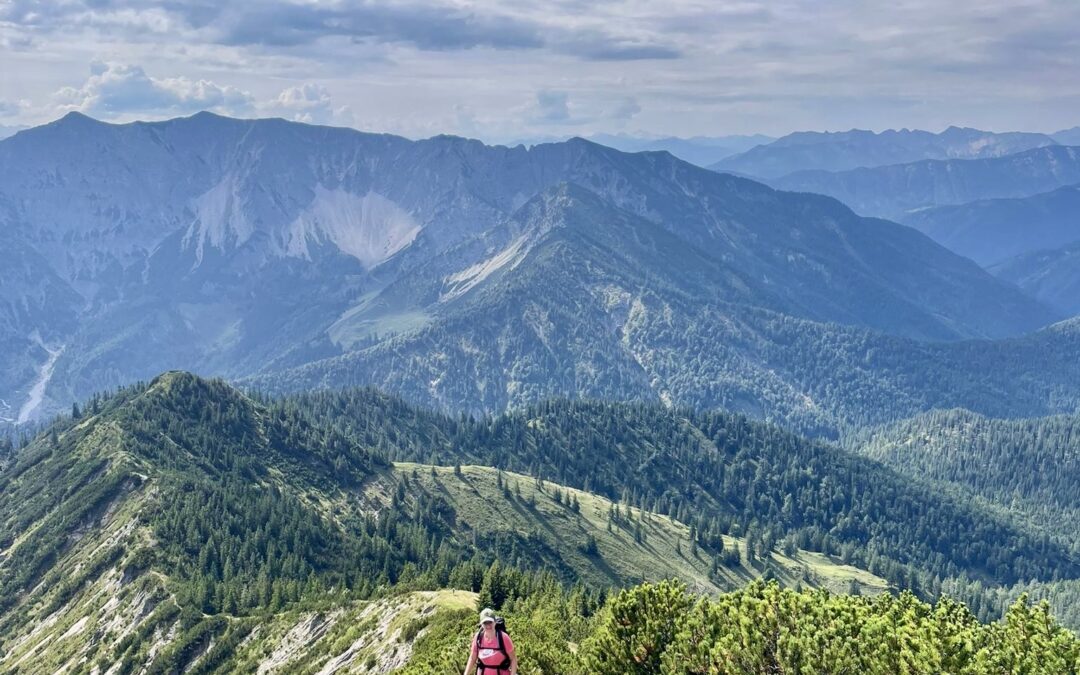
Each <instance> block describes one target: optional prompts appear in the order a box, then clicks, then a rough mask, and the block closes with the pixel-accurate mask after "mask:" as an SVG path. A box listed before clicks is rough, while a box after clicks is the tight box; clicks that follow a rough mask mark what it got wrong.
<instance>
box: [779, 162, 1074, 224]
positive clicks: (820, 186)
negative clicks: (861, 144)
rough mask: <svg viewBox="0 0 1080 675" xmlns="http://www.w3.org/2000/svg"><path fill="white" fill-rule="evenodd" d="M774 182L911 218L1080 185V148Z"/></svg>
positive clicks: (860, 209)
mask: <svg viewBox="0 0 1080 675" xmlns="http://www.w3.org/2000/svg"><path fill="white" fill-rule="evenodd" d="M769 182H770V184H771V185H772V186H773V187H776V188H777V189H780V190H795V191H799V192H813V193H817V194H823V195H828V196H830V197H834V198H836V199H839V200H840V201H842V202H844V203H845V204H847V205H848V206H850V207H851V208H852V209H854V210H855V212H856V213H859V214H862V215H867V216H878V217H882V218H892V219H895V220H898V221H900V222H906V221H907V219H908V218H911V217H916V218H917V213H918V212H919V211H921V210H923V209H930V208H935V207H939V206H949V205H956V204H964V203H968V202H974V201H977V200H984V199H1003V198H1019V197H1029V196H1032V195H1036V194H1039V193H1042V192H1050V191H1051V190H1055V189H1057V188H1060V187H1064V186H1068V185H1074V184H1076V183H1080V147H1072V146H1062V145H1053V146H1048V147H1039V148H1035V149H1032V150H1026V151H1023V152H1018V153H1016V154H1011V155H1006V156H1002V157H993V158H987V159H952V160H924V161H918V162H912V163H908V164H893V165H888V166H879V167H873V168H863V169H852V170H849V171H838V172H829V171H821V170H815V171H801V172H797V173H792V174H788V175H786V176H783V177H781V178H776V179H774V180H771V181H769Z"/></svg>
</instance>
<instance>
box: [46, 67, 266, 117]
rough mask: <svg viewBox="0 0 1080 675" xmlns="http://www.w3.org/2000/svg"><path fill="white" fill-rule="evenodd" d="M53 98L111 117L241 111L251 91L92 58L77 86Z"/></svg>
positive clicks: (70, 107)
mask: <svg viewBox="0 0 1080 675" xmlns="http://www.w3.org/2000/svg"><path fill="white" fill-rule="evenodd" d="M53 98H54V101H55V102H56V103H57V105H58V107H60V108H61V109H62V110H79V111H81V112H86V113H92V114H97V115H101V116H105V117H113V116H117V115H122V114H125V113H143V112H151V113H153V112H159V113H189V112H196V111H199V110H216V111H219V112H224V113H231V114H243V113H245V112H247V111H249V110H251V109H252V104H253V97H252V96H251V94H249V93H247V92H246V91H243V90H241V89H238V88H236V87H232V86H228V85H225V86H222V85H219V84H216V83H214V82H211V81H209V80H191V79H188V78H186V77H182V76H181V77H171V78H154V77H151V76H150V75H147V73H146V72H145V71H144V70H143V69H142V67H140V66H135V65H128V64H123V63H114V62H104V61H95V62H93V63H91V64H90V77H89V78H88V79H87V80H86V82H85V83H83V85H82V86H80V87H64V88H63V89H60V90H59V91H57V92H56V93H55V94H54V96H53Z"/></svg>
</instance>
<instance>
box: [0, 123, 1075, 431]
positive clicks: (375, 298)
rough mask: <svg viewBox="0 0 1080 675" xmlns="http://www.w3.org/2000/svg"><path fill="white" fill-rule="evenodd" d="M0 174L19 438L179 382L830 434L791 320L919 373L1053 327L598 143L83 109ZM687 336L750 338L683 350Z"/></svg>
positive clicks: (800, 200) (1029, 307) (895, 237)
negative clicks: (643, 413) (763, 421)
mask: <svg viewBox="0 0 1080 675" xmlns="http://www.w3.org/2000/svg"><path fill="white" fill-rule="evenodd" d="M0 177H2V180H0V223H2V231H3V236H4V238H5V250H7V251H11V252H12V259H13V261H14V262H16V264H15V265H12V266H9V267H7V268H6V269H5V271H4V272H3V274H4V275H5V277H4V281H5V283H4V285H3V286H2V287H0V295H2V297H0V303H2V304H0V307H2V308H3V312H2V313H0V319H2V322H0V344H3V345H4V349H5V353H6V354H7V355H9V357H8V359H7V361H6V363H5V365H4V367H3V372H2V375H0V399H2V401H0V405H3V406H6V408H2V407H0V416H2V417H6V418H8V419H9V420H15V421H27V420H30V419H33V418H34V417H36V416H40V415H41V414H45V413H48V412H50V411H55V410H57V409H65V408H66V407H67V406H69V405H70V404H71V402H72V401H76V400H81V399H83V398H86V397H87V396H89V395H90V394H92V393H93V392H96V391H99V390H102V389H105V388H112V387H116V386H119V385H122V384H124V383H127V382H130V381H132V380H136V379H140V378H148V377H151V376H153V374H154V373H156V372H159V371H160V370H162V369H165V368H173V367H176V368H185V369H192V370H196V371H198V372H203V373H212V374H220V375H225V376H228V377H233V378H241V377H258V378H262V379H260V380H259V381H260V382H263V383H276V384H278V385H279V384H281V383H282V382H287V381H289V380H292V379H293V378H298V379H297V381H301V380H302V381H307V382H311V381H314V382H317V383H319V384H323V385H341V384H378V385H380V386H384V387H387V388H388V389H390V390H392V391H399V392H402V393H404V394H406V395H408V396H410V397H411V398H413V400H418V401H422V402H425V403H430V404H433V405H437V406H439V407H442V408H444V409H449V410H462V409H464V410H473V411H481V410H497V409H502V408H503V407H505V406H508V405H518V404H522V403H527V402H529V401H534V400H538V399H542V398H546V397H550V396H553V395H568V396H596V395H601V394H612V395H619V396H621V397H626V398H631V399H634V398H636V399H648V400H664V401H668V402H671V403H690V402H693V403H696V404H702V405H723V404H731V405H733V407H735V408H736V409H744V410H747V411H748V412H752V413H755V414H760V415H763V416H767V417H771V418H776V419H786V418H789V417H801V418H802V419H803V420H804V421H805V420H807V419H816V420H818V421H819V422H820V420H822V419H826V418H831V419H832V421H831V422H829V424H828V425H827V428H833V429H835V428H836V426H837V422H836V420H837V419H838V418H840V419H849V418H851V417H852V416H859V415H862V414H864V413H865V410H857V411H850V410H848V411H840V410H838V409H835V408H833V407H831V405H829V406H827V407H826V409H824V410H822V409H821V406H822V402H820V401H819V402H814V401H813V400H812V399H810V400H808V399H806V398H805V397H806V393H805V392H803V391H800V386H799V385H797V384H796V383H797V381H798V376H797V375H794V374H793V371H795V372H797V371H798V370H799V369H801V368H802V367H803V366H804V365H805V364H793V365H794V367H793V368H792V369H790V370H784V371H776V370H774V369H773V367H772V366H770V365H768V364H769V357H767V356H766V354H767V353H769V352H780V351H783V350H782V349H780V345H781V344H782V343H781V342H779V340H781V339H783V338H781V337H779V336H778V335H777V333H776V329H775V327H776V325H777V323H776V322H777V321H781V323H782V322H783V321H784V320H785V319H784V317H790V318H791V319H792V320H793V321H796V322H797V325H799V326H803V327H805V330H808V331H811V332H815V331H822V332H823V333H824V334H830V335H831V334H836V335H848V334H849V333H845V332H844V331H848V330H856V331H858V330H869V331H874V332H873V333H866V336H865V337H860V338H858V340H860V341H861V340H869V341H871V342H874V341H879V342H881V344H888V345H903V347H902V348H901V349H902V350H914V351H916V352H920V353H923V352H925V350H926V349H937V348H930V347H923V346H920V345H919V343H918V342H917V341H927V340H945V341H949V340H959V339H967V338H977V339H987V338H1004V337H1009V336H1016V335H1019V334H1022V333H1027V332H1030V331H1032V330H1034V329H1037V328H1039V327H1041V326H1045V325H1047V324H1049V323H1051V322H1052V321H1054V320H1055V319H1057V318H1059V317H1060V315H1059V314H1057V313H1056V312H1054V311H1053V310H1051V309H1049V308H1047V307H1045V306H1042V305H1040V304H1039V303H1037V302H1033V301H1032V300H1031V299H1030V298H1028V297H1027V296H1025V295H1023V294H1022V293H1021V292H1020V291H1019V290H1017V289H1016V288H1015V287H1013V286H1011V285H1009V284H1006V283H1004V282H1001V281H998V280H997V279H995V278H993V277H992V276H990V275H989V274H987V273H985V272H984V271H983V270H981V269H979V268H978V266H976V265H974V264H973V263H971V262H970V261H968V260H965V259H963V258H961V257H959V256H957V255H955V254H953V253H950V252H948V251H947V250H946V249H944V248H942V247H940V246H938V245H937V244H935V243H933V242H932V241H931V240H930V239H928V238H926V237H925V236H923V235H921V234H919V233H917V232H914V231H912V230H910V229H908V228H905V227H902V226H899V225H896V224H894V223H890V222H887V221H882V220H874V219H865V218H860V217H858V216H856V215H855V214H853V213H852V212H851V211H850V210H849V209H847V208H846V207H845V206H843V205H842V204H840V203H838V202H836V201H834V200H832V199H828V198H825V197H818V196H812V195H800V194H791V193H784V192H777V191H775V190H773V189H771V188H769V187H766V186H764V185H762V184H760V183H756V182H754V181H751V180H746V179H743V178H738V177H735V176H731V175H724V174H719V173H715V172H712V171H708V170H704V169H701V168H698V167H695V166H693V165H690V164H688V163H685V162H682V161H680V160H678V159H676V158H674V157H672V156H671V155H670V154H668V153H662V152H659V153H658V152H645V153H636V154H627V153H622V152H619V151H616V150H613V149H610V148H606V147H603V146H600V145H597V144H594V143H590V142H587V141H583V140H580V139H575V140H571V141H568V142H564V143H556V144H543V145H538V146H534V147H532V148H525V147H517V148H505V147H497V146H496V147H489V146H485V145H483V144H481V143H479V142H476V141H469V140H466V139H461V138H454V137H446V136H441V137H435V138H432V139H428V140H425V141H409V140H406V139H403V138H399V137H394V136H386V135H374V134H364V133H360V132H356V131H353V130H347V129H335V128H328V127H314V126H308V125H303V124H297V123H290V122H285V121H283V120H254V121H248V120H235V119H229V118H223V117H218V116H214V115H210V114H206V113H201V114H198V115H195V116H193V117H190V118H182V119H176V120H171V121H167V122H158V123H133V124H127V125H109V124H104V123H101V122H97V121H95V120H92V119H90V118H88V117H85V116H82V115H79V114H76V113H73V114H70V115H68V116H67V117H65V118H64V119H62V120H59V121H57V122H55V123H53V124H49V125H46V126H44V127H39V128H36V129H32V130H28V131H24V132H22V133H20V134H17V135H16V136H14V137H12V138H10V139H7V140H5V141H3V142H0ZM764 317H769V318H764ZM699 319H700V321H699ZM800 322H801V323H800ZM692 326H697V327H698V330H699V331H708V332H712V331H719V332H718V333H715V335H717V336H718V335H729V336H740V337H739V338H738V339H737V340H736V341H734V342H732V341H728V340H726V339H725V340H724V341H722V342H719V343H718V342H713V341H710V342H709V343H708V344H709V347H708V348H707V349H704V350H702V346H695V347H693V348H692V349H693V351H687V349H688V348H690V347H689V345H688V344H679V343H680V342H681V341H682V340H684V339H685V338H686V337H688V336H690V335H692V334H693V331H691V332H689V333H688V332H686V331H687V327H692ZM763 326H764V327H763ZM843 326H847V327H848V328H845V327H843ZM672 331H675V332H672ZM1063 334H1070V333H1069V331H1055V332H1051V333H1048V334H1047V335H1048V336H1051V337H1049V338H1045V339H1051V340H1056V339H1061V338H1060V337H1059V336H1060V335H1063ZM700 335H701V337H704V333H700ZM852 335H859V333H858V332H856V333H853V334H852ZM888 335H894V336H898V338H907V339H908V340H914V341H906V340H902V339H901V340H899V341H897V338H892V337H887V336H888ZM694 339H698V338H696V337H695V338H694ZM846 339H847V338H838V341H839V342H841V343H842V342H843V341H844V340H846ZM1040 339H1042V338H1040ZM828 342H829V340H827V339H826V340H825V343H828ZM736 345H741V346H738V347H736ZM942 349H947V348H942ZM1005 349H1008V348H1005ZM839 358H841V360H844V359H847V358H849V356H842V357H839ZM338 360H342V361H340V362H339V361H338ZM675 363H688V364H692V366H693V367H694V369H695V371H697V372H699V373H700V372H726V373H729V374H730V375H731V377H728V378H720V379H718V380H716V382H717V383H713V384H707V385H706V384H705V382H703V381H701V380H700V379H697V377H693V378H689V379H688V378H687V373H686V372H685V370H684V369H683V368H681V367H676V368H672V367H671V364H675ZM309 364H315V365H309ZM345 364H352V365H349V366H348V367H345ZM296 369H300V370H296ZM701 369H704V370H701ZM279 373H282V374H283V375H280V376H278V375H276V374H279ZM765 373H769V374H768V376H767V378H766V379H765V380H762V379H760V378H761V375H762V374H765ZM878 375H879V374H875V375H874V376H873V377H874V378H875V379H876V378H877V377H878ZM725 380H726V381H728V382H729V384H723V382H725ZM718 383H719V384H718ZM735 383H737V384H735ZM732 384H733V385H734V386H732ZM702 386H705V387H706V389H705V390H701V389H700V387H702ZM886 386H890V387H891V386H896V383H895V382H891V383H889V384H887V385H886ZM690 392H694V393H690ZM781 400H782V401H785V403H783V405H781V406H779V407H778V406H777V405H776V403H775V402H776V401H781ZM800 400H802V401H803V402H802V403H798V401H800ZM1063 400H1067V399H1063ZM958 404H959V403H958ZM1018 405H1020V404H1018ZM5 410H6V412H5ZM815 424H817V422H815Z"/></svg>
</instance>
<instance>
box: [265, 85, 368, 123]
mask: <svg viewBox="0 0 1080 675" xmlns="http://www.w3.org/2000/svg"><path fill="white" fill-rule="evenodd" d="M265 110H266V111H267V112H269V113H271V114H278V115H282V116H284V117H287V118H289V119H291V120H294V121H296V122H307V123H309V124H333V123H337V124H349V123H351V122H352V111H351V110H350V109H349V107H348V106H339V107H337V108H335V107H334V102H333V99H332V97H331V96H330V91H329V90H328V89H327V88H326V87H324V86H322V85H319V84H314V83H311V82H308V83H305V84H302V85H300V86H297V87H289V88H288V89H285V90H283V91H282V92H281V93H280V94H278V97H277V98H276V99H274V100H273V101H271V102H270V103H269V104H268V105H267V106H265Z"/></svg>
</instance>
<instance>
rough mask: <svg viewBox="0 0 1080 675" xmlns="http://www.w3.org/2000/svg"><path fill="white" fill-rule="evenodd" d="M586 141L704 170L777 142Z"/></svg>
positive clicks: (605, 137) (754, 138) (620, 137)
mask: <svg viewBox="0 0 1080 675" xmlns="http://www.w3.org/2000/svg"><path fill="white" fill-rule="evenodd" d="M589 140H590V141H593V142H594V143H599V144H601V145H606V146H608V147H609V148H615V149H616V150H622V151H623V152H655V151H660V150H663V151H666V152H670V153H671V154H673V155H675V156H676V157H678V158H679V159H681V160H683V161H686V162H690V163H691V164H697V165H698V166H705V167H707V166H710V165H712V164H715V163H716V162H719V161H720V160H721V159H724V158H725V157H730V156H731V155H734V154H737V153H740V152H745V151H747V150H749V149H750V148H753V147H755V146H758V145H765V144H767V143H771V142H773V141H774V140H776V139H775V138H773V137H771V136H763V135H761V134H753V135H748V136H739V135H735V136H692V137H690V138H679V137H676V136H668V137H666V138H647V137H639V136H631V135H627V134H596V135H593V136H589Z"/></svg>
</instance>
